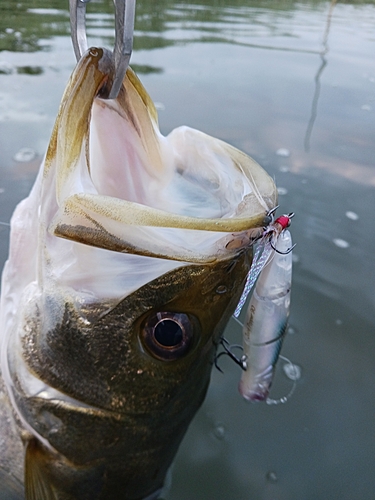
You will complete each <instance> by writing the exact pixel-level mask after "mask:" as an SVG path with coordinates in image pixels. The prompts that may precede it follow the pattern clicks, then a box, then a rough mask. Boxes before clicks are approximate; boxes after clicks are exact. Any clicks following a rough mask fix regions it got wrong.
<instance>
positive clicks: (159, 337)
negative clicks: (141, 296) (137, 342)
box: [154, 319, 183, 347]
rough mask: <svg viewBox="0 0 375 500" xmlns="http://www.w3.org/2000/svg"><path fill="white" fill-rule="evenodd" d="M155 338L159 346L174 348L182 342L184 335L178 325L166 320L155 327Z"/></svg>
mask: <svg viewBox="0 0 375 500" xmlns="http://www.w3.org/2000/svg"><path fill="white" fill-rule="evenodd" d="M154 336H155V339H156V341H157V342H158V343H159V344H161V345H163V346H166V347H174V346H176V345H178V344H180V343H181V342H182V338H183V333H182V328H181V326H180V325H179V324H178V323H176V322H175V321H172V320H171V319H165V320H163V321H160V323H158V324H157V325H156V326H155V330H154Z"/></svg>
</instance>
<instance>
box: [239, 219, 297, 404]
mask: <svg viewBox="0 0 375 500" xmlns="http://www.w3.org/2000/svg"><path fill="white" fill-rule="evenodd" d="M290 215H291V214H289V216H282V217H279V218H278V219H277V220H276V221H275V223H274V226H276V227H278V230H277V232H278V234H277V235H276V236H275V235H274V234H273V231H272V224H271V225H270V226H269V227H270V228H271V229H270V231H269V232H268V234H267V233H266V237H268V238H269V237H271V238H272V239H273V240H274V243H271V241H268V243H267V245H266V246H265V247H264V249H263V252H264V255H265V256H266V257H265V262H264V267H263V268H262V269H261V271H260V274H259V276H258V279H257V281H256V284H255V289H254V291H253V294H252V296H251V299H250V301H249V304H248V307H247V311H246V320H245V322H244V325H243V352H244V356H245V357H246V367H245V369H244V370H243V371H242V376H241V380H240V383H239V391H240V393H241V395H242V396H243V397H244V398H245V399H247V400H248V401H251V402H257V401H265V400H266V399H267V397H268V394H269V391H270V388H271V384H272V381H273V375H274V371H275V366H276V363H277V361H278V359H279V355H280V351H281V347H282V344H283V340H284V337H285V334H286V330H287V325H288V318H289V312H290V294H291V286H292V264H293V260H292V248H293V245H292V237H291V234H290V231H289V230H288V229H286V228H287V227H288V226H289V224H290ZM279 221H281V223H280V222H279ZM282 223H284V224H282ZM250 275H251V271H250ZM245 288H246V286H245ZM240 302H241V301H240Z"/></svg>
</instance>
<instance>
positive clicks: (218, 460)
mask: <svg viewBox="0 0 375 500" xmlns="http://www.w3.org/2000/svg"><path fill="white" fill-rule="evenodd" d="M67 4H68V2H67V1H65V0H50V1H49V2H48V5H47V4H46V3H45V2H42V1H39V0H33V1H24V2H22V1H20V2H10V1H3V2H1V3H0V12H1V14H2V15H1V16H0V82H1V85H0V152H1V154H0V214H1V218H0V220H1V221H3V222H7V221H9V218H10V215H11V213H12V211H13V208H14V206H15V204H16V203H17V201H18V200H20V199H21V198H23V197H24V196H25V195H26V194H27V193H28V191H29V189H30V186H31V183H32V181H33V179H34V177H35V173H36V170H37V167H38V164H39V162H40V158H41V157H42V155H43V154H44V151H45V148H46V145H47V143H48V140H49V134H50V131H51V128H52V125H53V121H54V118H55V115H56V111H57V108H58V105H59V102H60V98H61V95H62V91H63V88H64V86H65V83H66V81H67V79H68V77H69V75H70V72H71V70H72V68H73V66H74V55H73V50H72V47H71V43H70V39H69V36H68V33H69V17H68V11H67V7H68V5H67ZM334 4H335V2H321V1H301V2H293V1H289V0H285V1H284V0H283V1H276V0H275V1H271V0H269V1H268V0H263V1H254V2H247V1H245V0H226V1H221V0H211V1H209V0H195V1H192V2H183V1H172V0H160V1H158V2H155V1H153V0H147V1H146V0H143V1H142V0H138V1H137V18H136V33H135V36H136V38H135V43H134V47H135V50H134V54H133V56H132V65H133V66H134V67H135V68H136V69H137V70H138V72H139V73H140V76H141V79H142V81H143V83H144V84H145V86H146V88H147V89H148V90H149V92H150V94H151V96H152V97H153V99H154V100H155V101H157V103H158V109H159V118H160V125H161V129H162V131H163V133H168V132H169V131H170V130H171V129H172V128H173V127H175V126H178V125H181V124H187V125H190V126H193V127H195V128H198V129H201V130H203V131H205V132H207V133H209V134H211V135H215V136H218V137H220V138H222V139H224V140H226V141H228V142H230V143H232V144H233V145H235V146H237V147H239V148H241V149H243V150H245V151H246V152H247V153H249V154H251V155H252V156H254V157H255V159H257V160H258V161H259V162H260V163H261V164H262V165H264V166H265V168H267V170H268V171H269V172H270V173H271V174H272V175H273V176H274V177H275V179H276V182H277V184H278V186H279V194H280V199H279V201H280V204H281V209H280V210H281V211H285V212H290V211H294V212H295V213H296V217H295V218H294V219H293V224H292V232H293V239H294V241H296V242H297V243H298V246H297V248H296V250H295V251H296V254H297V256H296V258H295V262H294V264H295V265H294V276H293V292H292V314H291V328H290V330H289V331H290V333H289V334H288V336H287V339H286V341H285V344H284V349H283V354H285V355H286V356H287V357H288V358H289V359H290V360H291V361H292V363H293V364H294V365H296V366H298V368H300V370H301V371H300V377H299V378H298V380H297V381H296V384H297V387H296V390H295V392H294V395H293V397H292V398H291V400H290V401H289V402H288V403H286V404H285V405H276V406H272V405H271V406H267V405H261V404H259V405H248V404H246V403H245V402H244V401H242V400H241V398H240V396H239V395H238V392H237V384H238V380H239V377H240V373H239V371H240V370H239V369H237V368H236V366H235V365H233V364H232V363H230V362H226V361H225V360H224V361H223V363H224V364H225V363H227V365H225V366H224V371H225V375H222V374H221V373H219V372H216V371H215V372H213V376H212V383H211V387H210V390H209V393H208V396H207V400H206V402H205V404H204V406H203V407H202V409H201V411H200V412H199V414H198V416H197V418H196V419H195V420H194V422H193V423H192V425H191V428H190V430H189V433H188V435H187V436H186V439H185V440H184V442H183V445H182V447H181V449H180V451H179V454H178V456H177V459H176V462H175V465H174V468H173V471H172V476H171V485H170V487H169V489H168V491H166V493H165V496H164V498H165V499H166V500H191V499H192V498H194V499H197V500H200V499H202V500H203V499H204V500H207V499H215V500H228V499H232V498H235V499H236V500H249V499H252V500H258V499H262V500H263V499H264V500H271V499H273V500H284V499H285V500H291V499H292V500H293V499H298V500H301V499H308V500H310V499H311V500H316V499H317V498H319V499H321V498H340V499H344V500H345V499H348V500H349V499H350V500H352V499H353V498H360V499H364V500H370V499H372V498H373V497H374V491H375V479H374V475H373V471H372V464H373V449H374V446H375V438H374V428H373V415H374V412H375V402H374V401H375V398H374V396H375V389H374V383H373V378H374V373H375V370H374V368H375V366H374V365H375V363H374V359H373V352H375V336H374V326H375V325H374V323H375V320H374V305H375V304H374V294H373V283H374V278H375V276H374V259H373V255H372V254H373V250H372V249H373V247H374V244H375V241H374V236H373V231H372V230H371V228H372V226H370V228H369V225H368V224H369V223H368V221H369V220H370V221H371V220H372V219H371V218H372V214H373V212H374V208H375V206H374V205H375V204H374V186H375V168H374V158H375V143H374V131H375V130H374V128H375V125H374V123H375V120H374V113H375V64H374V58H375V7H374V4H373V2H361V1H359V2H345V3H341V2H338V3H337V4H335V5H334ZM333 6H334V8H333ZM88 12H89V15H88V36H89V41H90V43H91V44H97V45H106V46H111V45H112V43H113V9H112V3H111V2H107V1H104V0H101V1H95V2H94V1H92V2H91V4H90V5H89V6H88ZM328 48H329V52H328ZM24 148H27V149H28V150H29V151H32V152H33V155H34V156H35V157H34V158H33V159H31V161H28V162H20V161H17V159H18V158H19V157H18V156H17V155H18V154H19V153H20V151H22V150H23V149H24ZM370 224H371V223H370ZM0 234H1V236H2V237H1V239H0V257H1V262H4V260H5V258H6V254H7V245H8V242H7V238H8V234H9V230H8V227H7V226H3V225H1V226H0ZM226 336H227V337H228V338H229V339H230V340H231V342H234V343H238V342H240V337H241V332H240V329H239V327H238V325H237V324H236V323H235V322H234V321H231V322H230V324H229V325H228V331H227V333H226ZM290 383H291V381H290V379H289V378H288V373H286V372H285V370H284V369H283V364H280V366H279V367H278V374H277V377H276V381H275V386H274V388H273V391H274V396H275V398H276V397H279V396H280V395H281V396H282V395H283V394H285V393H286V392H287V391H288V390H289V389H288V388H289V387H290ZM285 391H286V392H285ZM187 478H189V481H187ZM190 478H191V479H190Z"/></svg>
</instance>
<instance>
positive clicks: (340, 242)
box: [333, 238, 350, 248]
mask: <svg viewBox="0 0 375 500" xmlns="http://www.w3.org/2000/svg"><path fill="white" fill-rule="evenodd" d="M333 243H334V244H335V245H336V246H337V247H339V248H349V246H350V245H349V243H348V242H347V241H345V240H342V239H341V238H335V239H334V240H333Z"/></svg>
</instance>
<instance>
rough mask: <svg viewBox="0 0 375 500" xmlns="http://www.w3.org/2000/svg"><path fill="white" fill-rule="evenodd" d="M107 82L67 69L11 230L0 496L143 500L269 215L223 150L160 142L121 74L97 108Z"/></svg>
mask: <svg viewBox="0 0 375 500" xmlns="http://www.w3.org/2000/svg"><path fill="white" fill-rule="evenodd" d="M112 78H113V68H112V64H111V56H110V55H108V53H107V51H105V50H104V49H96V48H92V49H90V50H89V51H88V52H87V53H86V54H85V55H84V56H83V57H82V59H81V60H80V62H79V63H78V65H77V67H76V69H75V71H74V72H73V74H72V76H71V79H70V81H69V83H68V85H67V88H66V90H65V93H64V96H63V99H62V102H61V106H60V110H59V113H58V116H57V119H56V123H55V126H54V129H53V132H52V136H51V140H50V143H49V147H48V150H47V153H46V156H45V160H44V162H43V164H42V165H41V168H40V172H39V174H38V177H37V179H36V182H35V185H34V187H33V188H32V191H31V193H30V195H29V197H28V198H26V199H25V200H23V201H22V202H21V203H20V204H19V205H18V207H17V208H16V210H15V213H14V215H13V217H12V220H11V236H10V252H9V259H8V261H7V263H6V265H5V268H4V271H3V278H2V290H1V292H2V295H1V311H0V322H1V370H2V381H1V384H2V385H1V386H0V403H1V406H0V425H1V429H2V438H1V440H0V447H1V449H0V483H1V487H0V488H1V489H2V492H1V493H0V498H23V495H25V498H26V499H27V500H31V499H32V500H51V499H64V500H71V499H79V500H84V499H90V500H96V499H107V500H108V499H116V500H118V499H126V500H139V499H144V498H149V499H152V498H157V496H158V492H159V491H160V489H161V488H162V485H163V482H164V479H165V475H166V472H167V470H168V468H169V466H170V464H171V462H172V460H173V458H174V456H175V454H176V451H177V449H178V447H179V444H180V442H181V440H182V438H183V436H184V434H185V432H186V430H187V427H188V425H189V423H190V421H191V419H192V418H193V416H194V414H195V413H196V411H197V409H198V408H199V406H200V405H201V404H202V402H203V399H204V397H205V394H206V391H207V387H208V383H209V379H210V372H211V368H212V364H213V360H214V357H215V351H216V347H217V344H218V342H219V340H220V337H221V334H222V332H223V329H224V327H225V325H226V323H227V321H228V319H229V318H230V316H231V315H232V313H233V311H234V309H235V306H236V304H237V302H238V300H239V298H240V296H241V292H242V289H243V287H244V283H245V281H246V276H247V273H248V271H249V268H250V266H251V261H252V247H251V241H252V232H253V231H255V232H257V231H259V229H257V228H259V227H261V226H263V225H264V224H265V217H266V215H267V213H268V212H269V211H270V210H271V209H272V208H273V207H274V206H275V205H276V198H277V195H276V188H275V185H274V182H273V181H272V179H271V178H270V177H269V175H268V174H267V173H266V172H265V171H264V170H263V169H262V168H261V167H260V166H259V165H258V164H257V163H256V162H255V161H253V160H252V159H251V158H249V157H248V156H246V155H245V154H243V153H241V152H240V151H238V150H237V149H235V148H233V147H231V146H229V145H228V144H226V143H224V142H222V141H220V140H217V139H214V138H212V137H210V136H208V135H206V134H204V133H202V132H198V131H197V130H193V129H190V128H188V127H180V128H177V129H176V130H174V131H172V132H171V133H170V134H169V135H168V136H167V137H163V136H162V135H161V133H160V131H159V129H158V125H157V114H156V111H155V107H154V105H153V103H152V101H151V98H150V97H149V96H148V94H147V93H146V91H145V89H144V88H143V86H142V84H141V83H140V81H139V80H138V78H137V77H136V75H135V74H134V73H133V72H132V71H131V70H130V69H128V70H127V74H126V77H125V79H124V82H123V86H122V88H121V89H120V93H119V95H118V97H117V98H116V99H104V98H102V97H105V93H106V88H107V86H108V85H109V84H110V82H111V79H112ZM23 489H24V493H23ZM1 495H3V496H1ZM12 495H13V496H12Z"/></svg>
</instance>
